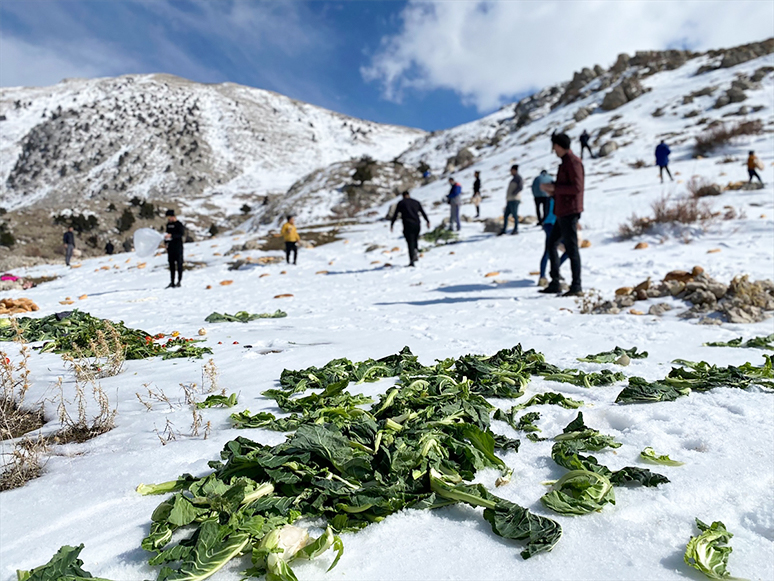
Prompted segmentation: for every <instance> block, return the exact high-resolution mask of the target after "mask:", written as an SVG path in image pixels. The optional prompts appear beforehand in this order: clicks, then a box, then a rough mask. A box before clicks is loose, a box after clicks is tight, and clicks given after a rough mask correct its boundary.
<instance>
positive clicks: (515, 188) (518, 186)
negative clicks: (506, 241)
mask: <svg viewBox="0 0 774 581" xmlns="http://www.w3.org/2000/svg"><path fill="white" fill-rule="evenodd" d="M523 189H524V180H523V179H522V178H521V176H520V175H519V166H518V165H515V164H514V165H512V166H511V181H510V182H508V189H507V190H506V193H505V212H504V213H503V229H502V230H500V233H499V234H497V235H498V236H502V235H503V234H505V231H506V230H507V229H508V216H513V221H514V224H513V232H511V234H518V233H519V203H520V202H521V190H523Z"/></svg>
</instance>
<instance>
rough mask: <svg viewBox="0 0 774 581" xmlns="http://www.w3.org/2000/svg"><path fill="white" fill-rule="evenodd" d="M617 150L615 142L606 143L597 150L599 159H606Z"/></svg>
mask: <svg viewBox="0 0 774 581" xmlns="http://www.w3.org/2000/svg"><path fill="white" fill-rule="evenodd" d="M616 149H618V144H617V143H616V142H615V141H608V142H606V143H604V144H603V145H602V147H600V148H599V157H607V156H608V155H610V154H611V153H613V152H614V151H615V150H616Z"/></svg>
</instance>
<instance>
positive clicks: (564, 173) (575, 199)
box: [539, 133, 585, 296]
mask: <svg viewBox="0 0 774 581" xmlns="http://www.w3.org/2000/svg"><path fill="white" fill-rule="evenodd" d="M551 142H552V146H553V149H554V153H555V154H556V156H557V157H559V158H560V159H561V160H562V163H561V165H560V166H559V170H558V171H557V172H556V182H555V183H553V184H543V185H542V186H541V188H542V189H543V191H544V192H545V193H547V194H548V195H549V196H551V197H553V199H554V214H556V223H555V224H554V227H553V229H552V230H551V234H550V235H549V237H548V240H546V251H547V252H548V257H549V259H550V260H551V282H550V283H549V284H548V286H547V287H546V288H544V289H542V290H541V291H539V292H541V293H555V294H558V293H560V292H561V291H562V287H561V283H560V282H559V265H560V262H559V252H558V251H557V248H556V247H557V245H558V244H559V241H560V240H564V248H565V251H566V252H567V256H569V257H570V265H571V269H572V284H571V285H570V290H568V291H567V292H566V293H564V296H580V295H582V294H583V288H582V286H581V260H580V252H579V250H578V220H579V219H580V216H581V212H583V188H584V181H585V172H584V170H583V162H582V161H581V160H580V158H579V157H578V156H577V155H575V154H574V153H573V152H572V151H571V150H570V137H569V136H568V135H567V134H565V133H557V134H556V135H554V136H553V137H552V138H551Z"/></svg>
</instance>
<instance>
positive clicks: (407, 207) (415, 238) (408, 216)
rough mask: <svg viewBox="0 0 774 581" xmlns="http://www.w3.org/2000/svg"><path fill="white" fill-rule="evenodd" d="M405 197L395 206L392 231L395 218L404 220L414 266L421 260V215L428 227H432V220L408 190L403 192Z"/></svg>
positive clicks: (404, 229) (410, 261) (411, 263)
mask: <svg viewBox="0 0 774 581" xmlns="http://www.w3.org/2000/svg"><path fill="white" fill-rule="evenodd" d="M402 196H403V199H401V201H400V202H398V205H397V206H396V207H395V212H394V213H393V214H392V219H391V220H390V232H392V228H393V226H395V220H397V219H398V214H400V219H401V220H402V221H403V237H404V238H405V239H406V245H407V246H408V254H409V266H414V263H415V262H416V261H417V260H419V231H420V230H421V228H422V225H421V221H420V219H419V215H420V214H421V215H422V217H423V218H424V219H425V223H426V224H427V228H428V229H429V228H430V220H429V219H428V218H427V214H425V211H424V209H422V204H420V203H419V202H418V201H417V200H415V199H414V198H411V197H410V194H409V193H408V191H405V192H403V194H402Z"/></svg>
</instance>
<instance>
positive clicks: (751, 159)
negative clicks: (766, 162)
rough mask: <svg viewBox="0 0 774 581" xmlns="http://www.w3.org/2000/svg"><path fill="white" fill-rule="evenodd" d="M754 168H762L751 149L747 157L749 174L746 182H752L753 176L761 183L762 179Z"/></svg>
mask: <svg viewBox="0 0 774 581" xmlns="http://www.w3.org/2000/svg"><path fill="white" fill-rule="evenodd" d="M756 169H763V164H762V163H761V161H760V160H759V159H758V157H757V156H756V155H755V152H754V151H751V152H750V155H749V156H748V157H747V173H748V174H749V176H750V181H749V182H748V183H752V181H753V178H758V181H759V182H761V185H763V180H762V179H761V176H759V175H758V172H757V171H755V170H756Z"/></svg>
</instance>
